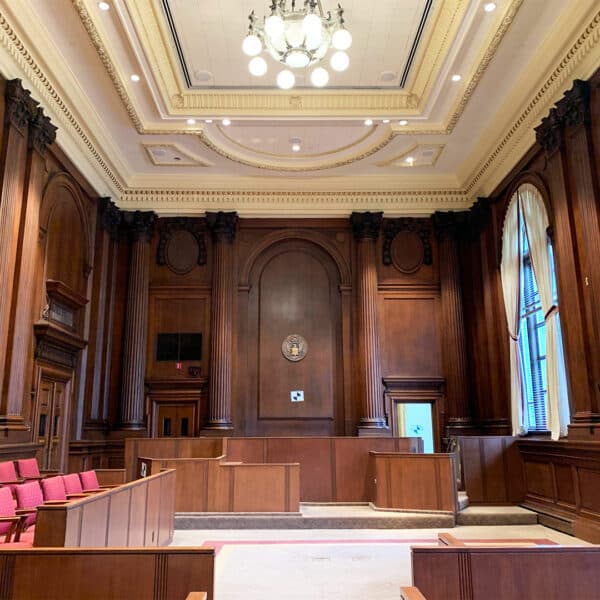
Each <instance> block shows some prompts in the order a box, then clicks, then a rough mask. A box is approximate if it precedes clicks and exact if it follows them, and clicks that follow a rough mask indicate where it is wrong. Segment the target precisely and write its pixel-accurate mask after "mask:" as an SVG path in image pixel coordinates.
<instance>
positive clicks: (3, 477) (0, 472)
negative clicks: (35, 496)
mask: <svg viewBox="0 0 600 600" xmlns="http://www.w3.org/2000/svg"><path fill="white" fill-rule="evenodd" d="M17 479H18V477H17V472H16V471H15V464H14V463H13V461H12V460H7V461H4V462H0V483H1V482H3V481H16V480H17Z"/></svg>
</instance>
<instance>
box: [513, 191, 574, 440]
mask: <svg viewBox="0 0 600 600" xmlns="http://www.w3.org/2000/svg"><path fill="white" fill-rule="evenodd" d="M519 196H520V202H521V210H522V212H523V220H524V222H525V231H526V232H527V240H528V242H529V253H530V256H531V264H532V266H533V273H534V275H535V280H536V283H537V286H538V290H539V292H540V302H541V304H542V311H543V312H544V318H545V321H546V368H547V384H548V396H547V399H548V405H547V424H548V429H549V430H550V432H551V434H552V439H553V440H557V439H558V438H559V437H560V436H565V435H567V425H568V424H569V419H570V415H569V400H568V392H567V382H566V374H565V367H564V359H563V351H562V342H561V335H560V321H559V317H558V307H557V306H556V305H555V304H554V297H553V293H552V269H551V265H550V256H549V252H548V238H547V233H546V231H547V229H548V224H549V223H548V215H547V213H546V208H545V207H544V201H543V199H542V197H541V195H540V193H539V191H538V190H537V189H536V188H535V187H534V186H533V185H531V184H525V185H522V186H521V187H519Z"/></svg>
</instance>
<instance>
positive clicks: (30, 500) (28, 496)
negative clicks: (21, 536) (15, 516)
mask: <svg viewBox="0 0 600 600" xmlns="http://www.w3.org/2000/svg"><path fill="white" fill-rule="evenodd" d="M15 493H16V496H17V508H37V507H38V506H40V505H41V504H44V495H43V494H42V488H41V487H40V483H39V481H29V482H28V483H22V484H21V485H18V486H17V487H16V489H15ZM35 517H36V515H35V513H34V514H32V515H28V516H27V521H26V525H27V526H29V525H33V524H34V523H35Z"/></svg>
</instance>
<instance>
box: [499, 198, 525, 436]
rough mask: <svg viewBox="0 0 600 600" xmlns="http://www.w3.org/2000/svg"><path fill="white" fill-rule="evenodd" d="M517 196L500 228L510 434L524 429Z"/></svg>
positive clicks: (512, 201)
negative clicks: (508, 370)
mask: <svg viewBox="0 0 600 600" xmlns="http://www.w3.org/2000/svg"><path fill="white" fill-rule="evenodd" d="M520 212H521V211H520V209H519V197H518V194H515V195H514V196H513V198H512V200H511V201H510V204H509V206H508V210H507V211H506V217H505V219H504V228H503V231H502V262H501V264H500V276H501V279H502V293H503V296H504V308H505V310H506V322H507V323H508V339H509V345H510V373H511V377H510V404H511V415H512V430H513V435H524V434H525V433H527V430H528V428H527V422H526V421H525V410H524V405H523V389H522V385H521V380H522V378H521V357H520V352H519V326H520V321H521V319H520V302H519V300H520V289H521V244H520V237H521V236H520V229H521V228H520Z"/></svg>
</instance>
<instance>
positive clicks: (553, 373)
mask: <svg viewBox="0 0 600 600" xmlns="http://www.w3.org/2000/svg"><path fill="white" fill-rule="evenodd" d="M548 224H549V223H548V215H547V213H546V209H545V207H544V202H543V199H542V196H541V194H540V192H539V191H538V189H537V188H536V187H534V186H533V185H531V184H524V185H522V186H520V187H519V188H518V190H517V191H516V192H515V194H514V195H513V197H512V198H511V201H510V204H509V206H508V210H507V213H506V218H505V221H504V229H503V232H502V263H501V276H502V290H503V293H504V304H505V308H506V317H507V322H508V336H509V344H510V363H511V365H510V366H511V407H512V424H513V434H514V435H519V434H521V435H522V434H524V433H527V432H528V431H546V430H550V432H551V434H552V439H558V438H559V437H560V436H562V435H566V433H567V425H568V423H569V402H568V396H567V386H566V377H565V369H564V356H563V349H562V337H561V333H560V321H559V312H558V298H557V294H556V277H555V273H554V257H553V254H552V246H551V244H550V240H549V239H548V235H547V230H548Z"/></svg>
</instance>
